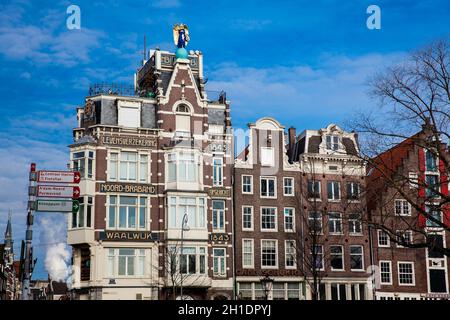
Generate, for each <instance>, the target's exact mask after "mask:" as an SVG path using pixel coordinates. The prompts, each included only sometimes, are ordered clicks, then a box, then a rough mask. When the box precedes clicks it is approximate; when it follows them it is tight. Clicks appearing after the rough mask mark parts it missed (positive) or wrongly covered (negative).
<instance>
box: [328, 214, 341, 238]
mask: <svg viewBox="0 0 450 320" xmlns="http://www.w3.org/2000/svg"><path fill="white" fill-rule="evenodd" d="M328 231H329V232H330V233H342V215H341V214H340V213H337V212H330V213H329V214H328Z"/></svg>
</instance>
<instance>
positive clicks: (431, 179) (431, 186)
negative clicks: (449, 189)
mask: <svg viewBox="0 0 450 320" xmlns="http://www.w3.org/2000/svg"><path fill="white" fill-rule="evenodd" d="M438 180H439V179H438V176H437V175H435V174H427V175H425V184H426V195H427V198H438V197H439V181H438Z"/></svg>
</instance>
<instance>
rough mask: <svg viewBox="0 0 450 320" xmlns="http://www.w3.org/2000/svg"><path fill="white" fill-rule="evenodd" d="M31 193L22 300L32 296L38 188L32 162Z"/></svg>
mask: <svg viewBox="0 0 450 320" xmlns="http://www.w3.org/2000/svg"><path fill="white" fill-rule="evenodd" d="M29 186H30V188H29V195H28V215H27V231H26V234H25V261H24V270H23V284H22V300H29V298H30V296H29V295H30V280H31V268H32V257H30V255H31V240H32V239H33V219H34V203H35V200H36V196H35V194H34V193H33V192H31V191H32V189H35V188H36V164H35V163H32V164H31V167H30V176H29Z"/></svg>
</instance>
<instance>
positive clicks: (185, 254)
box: [168, 247, 206, 274]
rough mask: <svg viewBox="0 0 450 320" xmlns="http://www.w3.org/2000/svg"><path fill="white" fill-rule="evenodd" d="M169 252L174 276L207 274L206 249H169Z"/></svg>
mask: <svg viewBox="0 0 450 320" xmlns="http://www.w3.org/2000/svg"><path fill="white" fill-rule="evenodd" d="M168 250H169V251H168V252H169V258H170V259H171V265H172V268H171V269H172V270H171V272H173V273H174V274H175V273H181V274H206V248H205V247H183V248H177V247H169V248H168Z"/></svg>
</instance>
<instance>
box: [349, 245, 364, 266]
mask: <svg viewBox="0 0 450 320" xmlns="http://www.w3.org/2000/svg"><path fill="white" fill-rule="evenodd" d="M352 247H360V248H361V267H362V268H361V269H353V268H352V264H351V258H352V256H355V254H352ZM348 249H349V258H350V270H351V271H365V269H364V246H363V245H362V244H354V245H350V246H349V247H348Z"/></svg>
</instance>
